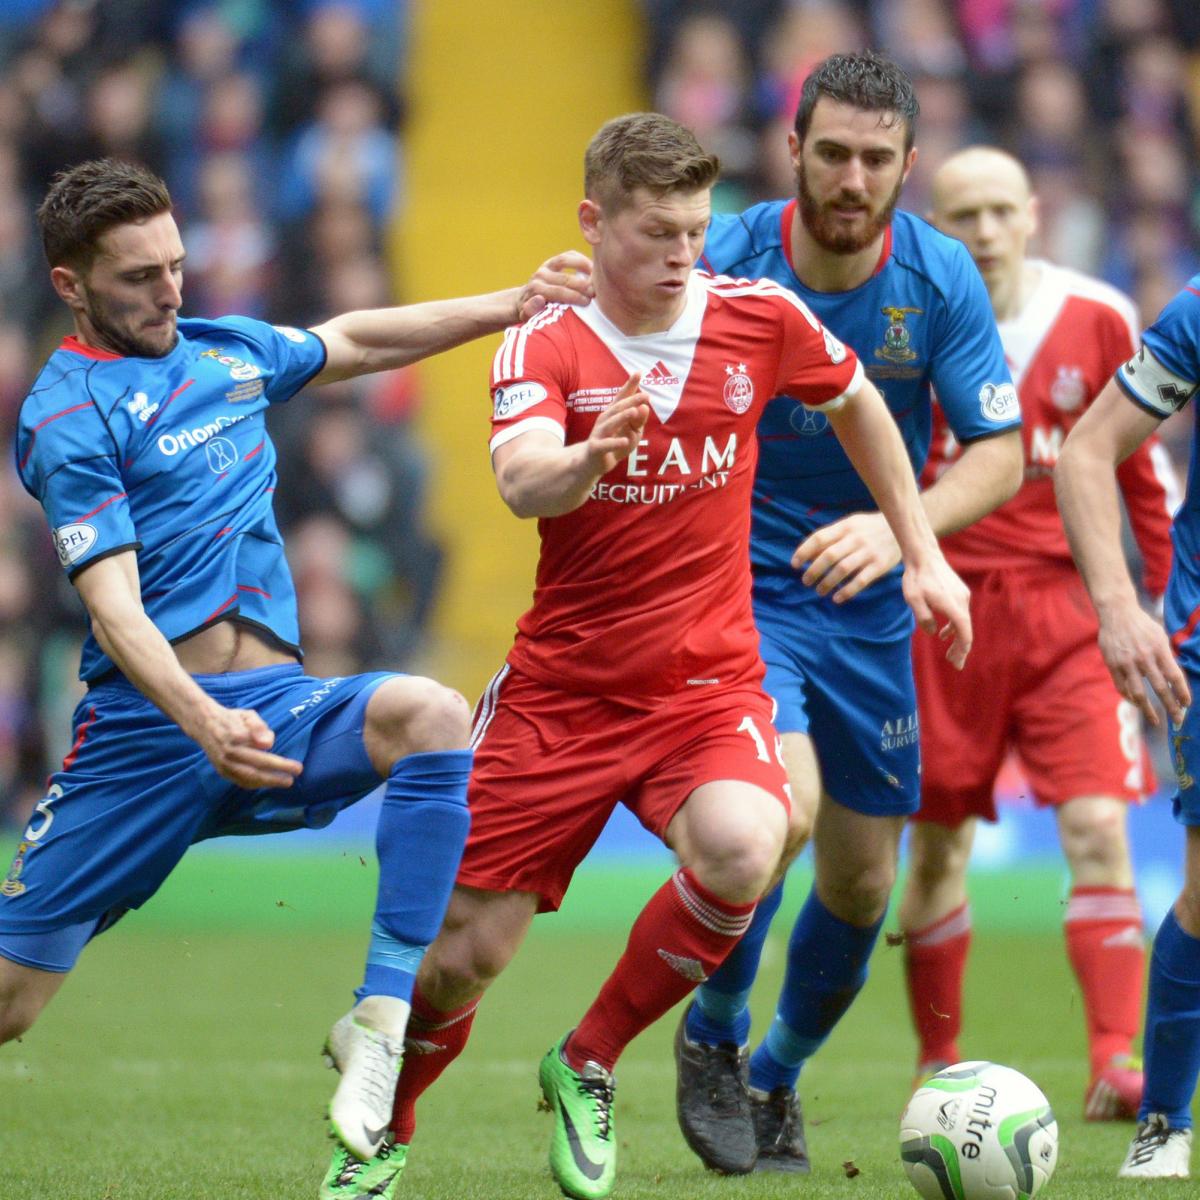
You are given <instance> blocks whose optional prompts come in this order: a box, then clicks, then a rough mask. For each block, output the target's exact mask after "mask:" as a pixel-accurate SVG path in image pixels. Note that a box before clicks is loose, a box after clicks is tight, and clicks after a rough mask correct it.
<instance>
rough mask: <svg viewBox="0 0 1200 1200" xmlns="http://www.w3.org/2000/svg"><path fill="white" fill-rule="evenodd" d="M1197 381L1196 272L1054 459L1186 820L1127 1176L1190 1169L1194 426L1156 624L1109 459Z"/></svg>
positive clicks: (1199, 671) (1195, 883)
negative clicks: (1160, 736) (1128, 553)
mask: <svg viewBox="0 0 1200 1200" xmlns="http://www.w3.org/2000/svg"><path fill="white" fill-rule="evenodd" d="M1197 392H1200V275H1196V276H1194V277H1193V278H1192V279H1191V280H1190V281H1189V283H1188V285H1187V286H1186V287H1185V288H1184V289H1183V290H1182V291H1181V292H1180V293H1179V294H1178V295H1177V296H1176V297H1175V298H1174V299H1173V300H1172V301H1171V302H1170V303H1169V304H1168V305H1167V306H1166V308H1164V309H1163V311H1162V312H1161V313H1160V314H1159V316H1158V319H1157V320H1156V321H1155V322H1154V324H1153V325H1151V326H1150V328H1149V329H1147V330H1146V331H1145V333H1144V334H1143V335H1142V345H1141V347H1140V348H1139V350H1138V352H1137V353H1136V354H1135V355H1134V356H1133V357H1132V358H1131V359H1130V360H1129V361H1128V362H1127V363H1125V364H1124V365H1123V366H1121V367H1120V368H1118V370H1117V373H1116V375H1115V376H1114V377H1113V379H1112V381H1111V382H1110V383H1109V384H1108V386H1107V387H1106V388H1105V389H1104V391H1103V392H1101V393H1100V395H1099V397H1097V399H1096V401H1095V403H1094V404H1093V405H1092V407H1091V408H1089V409H1088V411H1087V412H1086V413H1085V414H1084V415H1083V417H1081V418H1080V421H1079V423H1078V424H1077V425H1076V426H1075V428H1074V429H1072V430H1071V432H1070V434H1069V435H1068V437H1067V440H1066V441H1065V442H1064V443H1063V449H1062V455H1061V457H1060V458H1059V462H1058V466H1057V467H1056V468H1055V472H1054V484H1055V492H1056V494H1057V496H1058V506H1059V511H1060V512H1061V514H1062V519H1063V524H1064V525H1065V526H1066V530H1067V536H1068V538H1069V539H1070V542H1071V551H1072V553H1073V554H1074V556H1075V561H1076V563H1077V564H1078V565H1079V570H1080V572H1081V573H1082V575H1083V579H1084V582H1085V583H1086V584H1087V588H1088V592H1089V594H1090V595H1091V598H1092V604H1093V605H1094V607H1095V609H1096V613H1097V616H1098V617H1099V619H1100V652H1101V653H1102V654H1103V655H1104V661H1105V663H1106V664H1107V665H1108V669H1109V671H1110V672H1111V674H1112V677H1113V682H1114V683H1116V685H1117V690H1118V691H1120V693H1121V695H1122V696H1124V697H1125V699H1127V700H1129V701H1131V702H1132V703H1134V704H1136V705H1137V706H1138V707H1139V708H1140V709H1141V710H1142V711H1143V712H1144V713H1145V715H1146V717H1147V719H1148V720H1150V721H1151V722H1152V723H1153V724H1156V725H1157V724H1158V720H1159V718H1158V715H1157V712H1156V710H1155V708H1154V705H1153V703H1152V702H1151V700H1150V696H1149V694H1148V692H1147V690H1146V687H1145V684H1144V683H1143V679H1144V680H1146V681H1148V682H1149V684H1150V687H1151V689H1152V690H1153V692H1154V693H1155V694H1156V695H1157V696H1158V698H1159V700H1160V701H1161V702H1162V705H1163V708H1165V709H1166V712H1167V717H1168V719H1169V731H1170V736H1171V746H1172V750H1173V752H1174V759H1175V780H1176V785H1177V791H1176V793H1175V815H1176V817H1177V819H1178V820H1179V821H1180V822H1181V824H1183V826H1184V827H1185V828H1186V829H1187V846H1186V852H1185V858H1184V881H1183V889H1182V891H1181V892H1180V893H1179V898H1178V899H1177V900H1176V901H1175V904H1174V906H1173V907H1172V908H1171V909H1170V910H1169V911H1168V912H1167V915H1166V916H1165V917H1164V918H1163V922H1162V924H1161V925H1160V926H1159V929H1158V933H1157V934H1156V935H1155V938H1154V951H1153V953H1152V955H1151V957H1150V988H1149V995H1148V996H1147V1000H1146V1025H1145V1035H1144V1039H1143V1053H1144V1056H1145V1088H1144V1091H1143V1092H1142V1104H1141V1108H1140V1109H1139V1110H1138V1129H1137V1133H1136V1135H1135V1136H1134V1139H1133V1142H1132V1144H1131V1145H1130V1147H1129V1153H1128V1154H1127V1155H1126V1157H1125V1161H1124V1163H1123V1164H1122V1166H1121V1169H1120V1171H1119V1172H1118V1173H1119V1174H1120V1175H1121V1176H1122V1177H1123V1178H1129V1179H1170V1178H1179V1179H1183V1178H1186V1177H1187V1175H1188V1169H1189V1159H1190V1157H1191V1149H1192V1111H1191V1109H1192V1097H1193V1095H1194V1094H1195V1091H1196V1083H1197V1080H1198V1079H1200V786H1198V785H1197V778H1200V712H1198V711H1197V707H1196V705H1194V704H1192V695H1193V692H1194V691H1195V690H1197V689H1198V688H1200V635H1198V633H1197V627H1198V626H1200V495H1198V494H1197V487H1198V485H1197V482H1196V481H1197V471H1198V470H1200V461H1198V459H1200V443H1198V442H1197V439H1196V438H1195V437H1194V436H1193V439H1192V461H1191V464H1190V469H1189V471H1188V482H1187V493H1186V495H1185V497H1184V501H1183V504H1182V505H1181V506H1180V507H1179V509H1178V510H1177V511H1176V513H1175V517H1174V521H1173V523H1172V528H1171V540H1172V543H1173V546H1174V557H1173V558H1172V563H1171V575H1170V579H1169V581H1168V583H1167V594H1166V603H1165V606H1164V613H1163V624H1161V625H1160V624H1159V622H1158V621H1156V620H1155V619H1154V618H1153V617H1151V616H1150V615H1149V614H1148V613H1146V612H1144V611H1143V610H1142V608H1141V606H1140V605H1139V604H1138V598H1137V592H1136V590H1135V588H1134V586H1133V581H1132V580H1131V578H1130V575H1129V568H1128V566H1127V565H1126V563H1125V557H1124V552H1123V550H1122V548H1121V518H1120V513H1119V507H1118V502H1117V485H1116V481H1115V475H1114V472H1115V470H1116V468H1117V466H1118V465H1119V464H1120V463H1121V462H1123V461H1124V460H1125V459H1126V458H1128V456H1129V455H1130V454H1132V453H1133V452H1134V450H1136V449H1137V448H1138V446H1140V445H1141V444H1142V443H1143V442H1144V441H1145V440H1146V439H1147V438H1148V437H1149V436H1150V435H1151V434H1152V433H1153V432H1154V431H1155V430H1156V429H1157V428H1158V426H1159V423H1160V422H1161V421H1163V420H1164V419H1165V418H1166V417H1169V416H1171V415H1172V414H1173V413H1176V412H1178V411H1179V410H1180V409H1182V408H1183V407H1184V405H1186V404H1187V403H1188V401H1189V400H1191V399H1192V398H1193V397H1194V396H1195V395H1196V393H1197ZM1163 625H1165V626H1166V628H1165V630H1164V628H1163Z"/></svg>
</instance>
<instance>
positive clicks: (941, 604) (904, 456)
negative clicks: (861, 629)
mask: <svg viewBox="0 0 1200 1200" xmlns="http://www.w3.org/2000/svg"><path fill="white" fill-rule="evenodd" d="M828 416H829V424H830V426H831V427H832V429H833V431H834V433H835V434H836V435H837V438H838V441H839V442H840V443H841V444H842V448H843V449H844V450H845V451H846V454H847V456H848V457H849V459H850V461H851V463H853V464H854V469H855V470H856V471H857V472H858V473H859V475H861V476H862V478H863V482H864V483H866V485H867V487H868V488H869V489H870V491H871V495H872V496H873V497H874V499H875V503H876V504H877V505H878V506H879V511H880V512H881V513H882V514H883V517H884V519H885V520H886V521H887V524H888V526H889V528H890V530H891V534H892V536H893V537H894V539H895V543H896V544H897V545H898V546H899V548H900V554H901V557H902V558H903V560H904V566H905V571H904V580H903V587H904V596H905V599H906V600H907V601H908V603H909V605H910V606H911V607H912V610H913V614H914V615H915V616H916V618H917V623H918V624H919V625H920V626H921V628H922V629H924V630H925V631H926V632H927V633H938V634H939V636H941V637H943V638H946V637H950V636H953V639H954V640H953V642H952V644H951V646H950V650H949V652H948V654H947V657H948V658H949V659H950V661H951V662H952V663H953V664H954V665H955V666H958V667H961V666H962V664H963V663H964V662H965V661H966V658H967V654H968V652H969V651H970V649H971V636H972V635H971V614H970V608H969V602H970V592H969V591H968V589H967V586H966V584H964V583H963V581H962V580H961V579H959V577H958V576H957V575H956V574H955V573H954V571H952V570H951V569H950V565H949V564H948V563H947V562H946V560H945V558H944V557H943V556H942V552H941V549H940V548H939V547H938V544H937V539H936V538H935V537H934V534H933V530H932V528H931V527H930V524H929V519H928V517H927V516H926V515H925V510H924V508H923V507H922V505H921V497H920V493H919V492H918V491H917V481H916V478H915V477H914V475H913V470H912V464H911V463H910V462H909V458H908V452H907V451H906V450H905V448H904V441H903V439H902V438H901V437H900V431H899V429H897V428H896V422H895V421H894V420H893V419H892V414H891V413H890V412H889V411H888V409H887V405H886V404H885V403H884V401H883V397H882V396H880V394H879V392H878V391H877V390H876V388H875V386H874V385H873V384H872V383H871V382H870V381H869V380H865V379H864V380H863V382H862V385H861V386H860V387H859V389H858V391H856V392H855V393H854V394H853V395H852V396H850V397H849V398H848V399H847V400H846V402H845V403H844V404H843V405H841V406H840V407H839V408H836V409H833V410H831V411H829V413H828ZM838 526H842V527H843V528H842V529H840V530H839V528H838ZM822 535H824V537H823V536H822ZM810 543H813V545H812V546H809V544H810ZM805 547H809V557H808V558H807V559H805V558H804V557H803V552H804V551H805ZM879 553H880V547H879V545H878V543H877V542H876V543H871V544H862V545H857V546H854V545H848V534H847V530H846V529H845V523H844V522H837V523H836V524H835V525H834V526H829V527H827V528H826V529H822V530H818V531H817V532H816V533H815V534H813V535H812V537H810V538H808V539H807V540H806V541H805V542H804V544H803V545H802V546H801V547H800V549H799V550H797V552H796V557H794V558H793V564H794V565H797V566H800V565H803V563H804V562H805V561H807V562H808V563H809V566H808V569H807V570H806V571H805V573H804V579H805V582H813V583H818V584H819V583H821V582H823V581H824V580H825V578H826V577H827V576H829V575H830V574H831V573H832V576H833V580H834V582H833V584H832V585H831V586H837V584H838V583H840V582H841V581H843V580H849V582H848V583H847V584H846V585H845V586H843V587H842V588H840V589H839V591H838V592H837V593H836V594H835V596H834V599H835V601H838V602H840V601H844V600H847V599H849V598H850V597H851V596H853V595H856V594H857V592H858V591H860V590H861V588H862V587H865V586H866V584H865V583H861V582H859V580H858V579H857V578H856V576H857V575H859V574H861V573H862V572H864V571H866V572H867V573H868V575H869V577H870V578H877V577H878V574H879V570H878V568H879V566H880V561H879V557H878V555H879ZM797 560H799V561H797ZM892 561H893V562H894V559H893V560H892ZM826 590H828V589H826ZM939 618H941V619H942V620H943V621H944V622H945V623H944V624H943V625H942V626H941V628H940V629H939Z"/></svg>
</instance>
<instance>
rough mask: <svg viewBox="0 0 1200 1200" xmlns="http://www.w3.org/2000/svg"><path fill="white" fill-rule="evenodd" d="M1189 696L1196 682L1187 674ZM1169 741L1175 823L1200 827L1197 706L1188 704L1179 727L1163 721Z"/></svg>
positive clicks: (1199, 682) (1197, 688)
mask: <svg viewBox="0 0 1200 1200" xmlns="http://www.w3.org/2000/svg"><path fill="white" fill-rule="evenodd" d="M1188 684H1189V686H1190V687H1191V689H1192V695H1193V696H1196V695H1197V694H1200V679H1198V678H1197V677H1196V676H1195V675H1193V674H1191V672H1189V673H1188ZM1167 731H1168V733H1169V735H1170V739H1171V762H1172V763H1173V764H1174V767H1175V786H1176V788H1177V790H1176V792H1175V795H1174V797H1172V800H1173V803H1174V807H1175V819H1176V820H1177V821H1178V822H1179V823H1180V824H1181V825H1200V702H1197V701H1196V700H1193V701H1192V704H1191V706H1190V707H1189V708H1188V710H1187V712H1186V713H1184V716H1183V724H1182V725H1178V726H1177V725H1175V723H1174V722H1173V721H1170V720H1168V721H1167Z"/></svg>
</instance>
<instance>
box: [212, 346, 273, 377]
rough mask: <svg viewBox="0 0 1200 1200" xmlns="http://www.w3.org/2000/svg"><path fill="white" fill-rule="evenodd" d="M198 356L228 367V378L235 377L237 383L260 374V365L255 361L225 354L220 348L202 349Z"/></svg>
mask: <svg viewBox="0 0 1200 1200" xmlns="http://www.w3.org/2000/svg"><path fill="white" fill-rule="evenodd" d="M200 357H201V358H211V359H214V360H215V361H216V362H219V363H220V364H221V366H223V367H228V368H229V377H230V379H236V380H237V381H238V383H246V382H247V381H248V380H251V379H257V378H258V377H259V376H260V375H261V374H262V367H260V366H258V364H257V363H252V362H247V361H246V360H245V359H244V358H234V357H233V355H232V354H225V353H224V352H223V351H221V350H217V349H212V350H202V351H201V352H200Z"/></svg>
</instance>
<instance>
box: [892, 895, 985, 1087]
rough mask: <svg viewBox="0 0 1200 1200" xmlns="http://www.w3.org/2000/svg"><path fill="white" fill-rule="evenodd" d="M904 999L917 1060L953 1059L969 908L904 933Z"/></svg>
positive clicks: (922, 1063) (920, 1062)
mask: <svg viewBox="0 0 1200 1200" xmlns="http://www.w3.org/2000/svg"><path fill="white" fill-rule="evenodd" d="M905 948H906V949H905V956H904V968H905V973H906V975H907V977H908V1003H909V1007H910V1008H911V1010H912V1018H913V1024H914V1025H915V1026H916V1030H917V1064H918V1066H920V1067H924V1066H925V1065H926V1064H929V1063H938V1062H942V1063H956V1062H958V1061H959V1058H960V1055H959V1052H958V1035H959V1033H960V1032H961V1030H962V1008H963V974H964V972H965V971H966V967H967V952H968V951H969V950H970V948H971V909H970V906H969V905H967V904H962V905H960V906H959V907H958V908H956V909H955V910H954V911H953V912H951V913H948V914H947V915H946V916H944V917H942V918H941V919H940V920H938V921H935V922H934V923H933V924H932V925H928V926H926V927H925V928H924V929H918V930H916V931H914V932H912V933H910V934H908V936H907V937H906V938H905Z"/></svg>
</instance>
